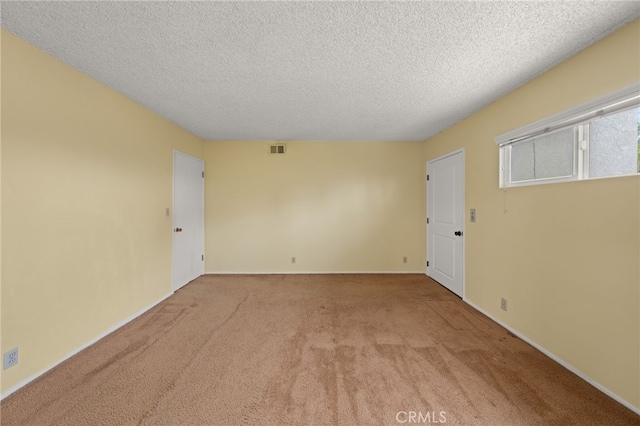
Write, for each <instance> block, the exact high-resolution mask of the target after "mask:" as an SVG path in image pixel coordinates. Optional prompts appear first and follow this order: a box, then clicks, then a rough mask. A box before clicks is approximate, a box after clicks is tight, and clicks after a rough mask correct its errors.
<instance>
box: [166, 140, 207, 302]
mask: <svg viewBox="0 0 640 426" xmlns="http://www.w3.org/2000/svg"><path fill="white" fill-rule="evenodd" d="M176 154H180V155H182V156H184V157H189V158H191V159H193V160H196V161H198V162H200V163H202V170H204V166H205V164H204V160H203V159H202V158H198V157H194V156H193V155H189V154H187V153H185V152H182V151H179V150H177V149H174V150H173V152H172V154H171V155H172V158H171V162H172V164H173V169H172V176H171V177H172V182H171V186H172V187H171V290H172V292H175V291H176V290H178V288H176V283H175V274H174V270H173V268H174V265H175V258H174V256H175V253H174V246H175V237H176V234H175V232H174V231H173V230H174V229H175V228H176V223H175V220H176V216H175V211H176V206H175V202H176V176H175V174H176ZM204 192H205V187H204V179H203V182H202V235H201V239H202V254H203V256H204V255H205V254H206V253H205V251H204V250H205V240H204V224H205V219H204V213H205V206H204ZM199 273H200V275H204V261H203V262H202V264H201V270H200V271H199ZM180 287H182V286H180Z"/></svg>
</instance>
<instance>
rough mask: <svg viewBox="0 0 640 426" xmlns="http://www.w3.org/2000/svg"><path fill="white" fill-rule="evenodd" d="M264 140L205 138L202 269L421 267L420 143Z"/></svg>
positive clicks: (422, 189)
mask: <svg viewBox="0 0 640 426" xmlns="http://www.w3.org/2000/svg"><path fill="white" fill-rule="evenodd" d="M269 145H270V143H269V142H257V141H248V142H246V141H245V142H238V141H231V142H206V143H205V162H206V179H205V191H206V195H205V200H206V209H205V210H206V213H205V215H206V220H205V223H206V232H205V234H206V264H205V270H206V271H207V272H340V271H349V272H354V271H367V272H374V271H424V268H425V261H424V259H425V257H424V253H425V248H424V240H425V237H424V232H425V228H424V218H425V203H424V198H425V185H424V183H425V182H424V181H425V164H424V161H423V159H422V157H423V144H422V143H416V142H395V143H392V142H312V141H295V142H288V143H287V144H286V146H287V153H286V154H285V155H281V156H278V155H270V154H269ZM293 256H295V257H296V263H295V264H292V263H291V257H293ZM403 256H407V257H408V262H407V263H406V264H404V263H403V259H402V258H403Z"/></svg>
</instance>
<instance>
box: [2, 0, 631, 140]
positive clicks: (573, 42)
mask: <svg viewBox="0 0 640 426" xmlns="http://www.w3.org/2000/svg"><path fill="white" fill-rule="evenodd" d="M1 7H2V9H1V13H2V26H3V27H4V28H5V29H7V30H9V31H10V32H12V33H14V34H16V35H17V36H19V37H20V38H22V39H24V40H26V41H28V42H30V43H32V44H34V45H35V46H38V47H40V48H41V49H43V50H45V51H47V52H49V53H50V54H51V55H53V56H55V57H57V58H59V59H61V60H62V61H64V62H66V63H68V64H70V65H72V66H73V67H75V68H77V69H79V70H80V71H82V72H84V73H86V74H88V75H90V76H92V77H93V78H95V79H96V80H98V81H100V82H102V83H104V84H106V85H107V86H109V87H111V88H113V89H115V90H117V91H119V92H121V93H123V94H124V95H126V96H128V97H130V98H131V99H133V100H135V101H137V102H138V103H140V104H142V105H144V106H146V107H148V108H150V109H151V110H153V111H156V112H157V113H158V114H160V115H162V116H164V117H166V118H168V119H169V120H171V121H173V122H175V123H177V124H178V125H180V126H182V127H184V128H185V129H187V130H190V131H191V132H193V133H195V134H197V135H198V136H200V137H202V138H204V139H269V140H292V139H306V140H311V139H318V140H424V139H426V138H428V137H429V136H432V135H434V134H436V133H439V132H440V131H442V130H444V129H446V128H447V127H449V126H451V125H452V124H454V123H456V122H458V121H460V120H461V119H463V118H465V117H467V116H469V115H470V114H472V113H473V112H474V111H476V110H478V109H480V108H481V107H483V106H485V105H487V104H488V103H490V102H492V101H494V100H496V99H498V98H500V97H501V96H503V95H505V94H506V93H508V92H510V91H511V90H513V89H514V88H516V87H518V86H520V85H521V84H523V83H524V82H526V81H527V80H529V79H531V78H533V77H535V76H536V75H538V74H540V73H541V72H542V71H544V70H546V69H549V68H550V67H552V66H553V65H555V64H557V63H559V62H561V61H562V60H564V59H566V58H568V57H569V56H571V55H572V54H574V53H576V52H577V51H579V50H581V49H583V48H584V47H586V46H588V45H589V44H591V43H593V42H594V41H596V40H598V39H600V38H602V37H604V36H605V35H607V34H608V33H610V32H612V31H613V30H615V29H617V28H619V27H620V26H622V25H624V24H625V23H627V22H630V21H631V20H633V19H635V18H637V17H638V16H640V2H638V1H633V2H586V1H572V2H559V1H556V2H537V1H535V2H527V1H518V2H505V1H503V2H431V1H426V2H191V1H189V2H187V1H185V2H106V1H101V2H53V1H46V2H7V1H2V4H1Z"/></svg>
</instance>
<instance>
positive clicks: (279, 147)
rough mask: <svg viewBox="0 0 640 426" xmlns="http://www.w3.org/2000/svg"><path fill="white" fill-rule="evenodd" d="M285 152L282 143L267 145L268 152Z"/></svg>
mask: <svg viewBox="0 0 640 426" xmlns="http://www.w3.org/2000/svg"><path fill="white" fill-rule="evenodd" d="M285 152H286V149H285V148H284V144H281V143H279V144H276V145H271V146H270V147H269V153H270V154H284V153H285Z"/></svg>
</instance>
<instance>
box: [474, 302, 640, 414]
mask: <svg viewBox="0 0 640 426" xmlns="http://www.w3.org/2000/svg"><path fill="white" fill-rule="evenodd" d="M464 302H465V303H466V304H468V305H469V306H471V307H472V308H474V309H475V310H477V311H478V312H481V313H482V314H483V315H486V316H487V317H489V318H490V319H491V320H492V321H494V322H495V323H497V324H499V325H501V326H502V327H504V328H506V329H507V330H509V331H510V332H511V333H513V334H514V335H516V336H518V337H519V338H520V339H521V340H524V341H525V342H527V343H528V344H530V345H531V346H533V347H534V348H536V349H537V350H539V351H540V352H542V353H543V354H545V355H546V356H548V357H549V358H551V359H552V360H554V361H555V362H557V363H558V364H560V365H561V366H563V367H564V368H566V369H567V370H569V371H571V372H572V373H573V374H575V375H576V376H578V377H580V378H581V379H582V380H584V381H585V382H587V383H589V384H590V385H591V386H593V387H594V388H596V389H598V390H599V391H600V392H602V393H604V394H605V395H607V396H610V397H611V398H613V399H615V400H616V401H618V402H619V403H620V404H622V405H624V406H625V407H627V408H628V409H630V410H631V411H633V412H634V413H636V414H640V408H638V407H636V406H635V405H633V404H631V403H630V402H628V401H626V400H624V399H623V398H621V397H620V396H618V395H616V394H615V393H613V392H612V391H610V390H609V389H607V388H606V387H604V386H602V385H601V384H600V383H598V382H596V381H595V380H594V379H592V378H591V377H589V376H587V375H586V374H584V373H583V372H582V371H580V370H578V369H577V368H576V367H574V366H572V365H571V364H569V363H568V362H566V361H564V360H563V359H561V358H559V357H558V356H556V355H554V354H553V353H551V352H549V351H548V350H547V349H545V348H543V347H542V346H540V345H539V344H537V343H536V342H534V341H533V340H531V339H529V338H528V337H526V336H525V335H523V334H522V333H520V332H519V331H518V330H515V329H513V328H512V327H510V326H508V325H507V324H505V323H503V322H502V321H500V320H498V319H496V318H494V317H493V316H491V315H489V314H488V313H487V312H485V311H484V310H482V309H480V308H479V307H478V306H476V305H475V304H473V303H472V302H470V301H468V300H464Z"/></svg>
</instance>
